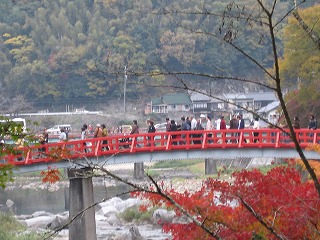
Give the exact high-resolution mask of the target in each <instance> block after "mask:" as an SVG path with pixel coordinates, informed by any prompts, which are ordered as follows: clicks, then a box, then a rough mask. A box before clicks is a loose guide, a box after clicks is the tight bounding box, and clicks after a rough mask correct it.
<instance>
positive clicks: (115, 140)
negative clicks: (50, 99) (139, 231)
mask: <svg viewBox="0 0 320 240" xmlns="http://www.w3.org/2000/svg"><path fill="white" fill-rule="evenodd" d="M254 132H257V133H259V134H258V136H254V135H253V130H252V129H244V130H223V131H222V130H220V131H219V130H213V131H183V132H182V131H179V132H156V133H143V134H134V135H115V136H109V137H105V138H90V139H86V140H73V141H68V142H57V143H49V144H45V145H39V144H36V145H32V146H27V147H24V148H20V149H15V153H14V154H13V153H9V152H8V154H7V155H5V156H2V157H1V160H0V164H13V165H15V166H19V167H20V168H22V167H23V168H24V169H25V170H26V168H29V169H30V171H34V170H37V169H39V168H43V167H47V166H55V167H63V166H68V165H70V161H66V160H77V161H81V160H83V159H90V161H92V160H93V159H95V160H97V161H99V162H104V163H106V164H117V163H124V162H132V163H133V162H150V161H161V160H170V159H190V158H213V159H226V158H239V157H246V158H250V157H252V158H253V157H275V158H296V157H298V154H297V152H296V151H295V149H294V144H293V142H292V140H291V138H290V136H289V135H288V134H286V133H283V132H281V131H280V130H278V129H260V130H254ZM296 136H297V137H298V139H299V143H300V146H301V147H302V148H303V149H306V148H307V147H308V146H310V145H311V144H317V143H319V141H320V130H308V129H299V130H296ZM4 151H5V150H4ZM304 152H305V154H306V156H307V157H308V158H309V159H320V154H319V153H317V152H314V151H311V150H305V151H304Z"/></svg>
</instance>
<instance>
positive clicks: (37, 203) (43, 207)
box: [0, 184, 129, 215]
mask: <svg viewBox="0 0 320 240" xmlns="http://www.w3.org/2000/svg"><path fill="white" fill-rule="evenodd" d="M127 190H128V186H126V185H124V184H120V185H117V186H109V187H104V186H95V187H94V200H95V202H98V201H101V200H102V199H104V198H110V197H113V196H115V195H116V194H120V193H123V192H126V191H127ZM68 195H69V188H68V187H60V188H59V189H57V190H55V191H49V190H48V189H34V188H18V187H17V188H13V189H9V190H4V189H1V190H0V206H1V205H3V206H5V205H6V201H7V200H8V199H10V200H12V201H13V202H14V205H13V206H12V211H13V213H14V214H15V215H29V214H32V213H34V212H36V211H46V212H50V213H53V214H57V213H61V212H64V211H66V210H67V208H68ZM128 197H129V196H128V195H125V196H123V199H126V198H128Z"/></svg>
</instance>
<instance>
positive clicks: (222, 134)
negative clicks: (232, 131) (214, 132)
mask: <svg viewBox="0 0 320 240" xmlns="http://www.w3.org/2000/svg"><path fill="white" fill-rule="evenodd" d="M225 129H227V124H226V121H225V120H224V116H220V130H225ZM221 138H222V139H224V138H225V133H221ZM222 141H223V140H222ZM225 141H226V142H227V140H225Z"/></svg>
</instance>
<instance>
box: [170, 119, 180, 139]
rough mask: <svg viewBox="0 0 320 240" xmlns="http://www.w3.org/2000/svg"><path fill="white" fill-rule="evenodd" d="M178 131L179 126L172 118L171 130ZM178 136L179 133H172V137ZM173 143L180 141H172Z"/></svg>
mask: <svg viewBox="0 0 320 240" xmlns="http://www.w3.org/2000/svg"><path fill="white" fill-rule="evenodd" d="M176 131H178V127H177V124H176V122H175V121H174V120H173V119H172V120H171V124H170V130H169V132H176ZM176 138H177V135H175V134H174V135H172V139H176ZM172 145H178V142H177V141H172Z"/></svg>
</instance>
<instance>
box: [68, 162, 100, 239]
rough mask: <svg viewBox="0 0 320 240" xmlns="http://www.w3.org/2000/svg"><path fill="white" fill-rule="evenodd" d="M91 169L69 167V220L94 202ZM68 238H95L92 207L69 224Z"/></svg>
mask: <svg viewBox="0 0 320 240" xmlns="http://www.w3.org/2000/svg"><path fill="white" fill-rule="evenodd" d="M91 176H92V171H91V169H89V168H83V169H69V170H68V177H69V181H70V187H69V220H72V218H73V217H75V216H76V215H77V214H79V213H80V212H81V211H82V210H84V209H86V208H87V207H88V206H91V205H92V204H94V199H93V184H92V177H91ZM69 239H70V240H75V239H77V240H87V239H92V240H95V239H97V235H96V221H95V209H94V207H92V208H89V209H87V210H85V211H84V213H82V214H80V215H79V216H77V217H76V218H75V219H74V220H73V221H72V222H71V223H70V225H69Z"/></svg>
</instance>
